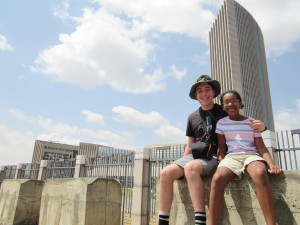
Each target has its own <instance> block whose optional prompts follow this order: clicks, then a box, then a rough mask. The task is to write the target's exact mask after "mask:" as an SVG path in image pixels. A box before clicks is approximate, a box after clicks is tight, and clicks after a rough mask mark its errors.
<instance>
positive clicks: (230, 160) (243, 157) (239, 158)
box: [218, 154, 267, 179]
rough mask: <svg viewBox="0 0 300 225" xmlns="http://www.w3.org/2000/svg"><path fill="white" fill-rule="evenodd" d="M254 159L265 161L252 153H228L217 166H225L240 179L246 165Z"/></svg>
mask: <svg viewBox="0 0 300 225" xmlns="http://www.w3.org/2000/svg"><path fill="white" fill-rule="evenodd" d="M254 161H263V162H264V163H265V164H266V163H267V162H266V160H264V159H263V158H262V157H260V156H258V155H254V154H229V155H226V156H225V158H224V159H223V160H222V161H221V162H220V163H219V166H218V167H221V166H225V167H227V168H228V169H230V170H231V171H232V172H234V173H235V174H236V175H238V177H239V178H240V179H241V177H242V174H243V173H244V172H245V169H246V167H247V166H248V165H249V164H250V163H252V162H254Z"/></svg>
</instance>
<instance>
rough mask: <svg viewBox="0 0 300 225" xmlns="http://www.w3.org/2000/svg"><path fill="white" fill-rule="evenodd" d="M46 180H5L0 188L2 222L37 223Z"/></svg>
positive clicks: (24, 224)
mask: <svg viewBox="0 0 300 225" xmlns="http://www.w3.org/2000/svg"><path fill="white" fill-rule="evenodd" d="M43 185H44V182H43V181H38V180H27V179H17V180H15V179H8V180H4V181H3V183H2V185H1V190H0V212H1V214H0V224H1V225H6V224H14V225H27V224H28V225H29V224H31V225H37V224H38V221H39V212H40V204H41V196H42V189H43Z"/></svg>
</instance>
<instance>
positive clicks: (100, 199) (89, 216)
mask: <svg viewBox="0 0 300 225" xmlns="http://www.w3.org/2000/svg"><path fill="white" fill-rule="evenodd" d="M121 199H122V195H121V184H120V183H119V182H117V181H116V180H114V179H104V178H78V179H52V180H47V181H46V182H45V185H44V189H43V194H42V202H41V211H40V220H39V225H58V224H59V225H74V224H76V225H119V224H120V219H121Z"/></svg>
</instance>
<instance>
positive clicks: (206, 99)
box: [195, 83, 215, 110]
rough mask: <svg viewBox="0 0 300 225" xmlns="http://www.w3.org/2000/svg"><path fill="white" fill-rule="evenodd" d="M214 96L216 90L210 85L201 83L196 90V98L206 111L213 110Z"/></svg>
mask: <svg viewBox="0 0 300 225" xmlns="http://www.w3.org/2000/svg"><path fill="white" fill-rule="evenodd" d="M214 95H215V90H213V89H212V86H211V85H209V84H208V83H200V84H199V85H198V86H197V88H196V93H195V98H196V99H197V100H198V101H199V102H200V104H201V106H202V108H203V109H204V110H209V109H212V108H213V106H214Z"/></svg>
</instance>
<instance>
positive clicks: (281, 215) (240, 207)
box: [170, 171, 300, 225]
mask: <svg viewBox="0 0 300 225" xmlns="http://www.w3.org/2000/svg"><path fill="white" fill-rule="evenodd" d="M270 181H271V184H272V192H273V197H274V202H275V210H276V218H277V224H278V225H287V224H289V225H297V224H300V222H299V221H300V201H299V199H300V171H284V174H281V175H278V176H270ZM204 183H205V191H206V203H207V204H206V208H207V212H208V213H209V210H208V202H209V200H208V199H209V191H210V183H211V177H207V178H204ZM170 224H174V225H183V224H186V225H188V224H194V209H193V206H192V203H191V199H190V197H189V191H188V186H187V183H186V180H181V181H176V182H175V183H174V199H173V204H172V210H171V215H170ZM219 224H221V225H229V224H243V225H259V224H265V222H264V217H263V214H262V212H261V209H260V205H259V203H258V200H257V198H256V194H255V186H254V184H253V182H252V180H251V177H250V176H249V175H246V176H244V177H243V178H242V180H233V181H231V182H230V183H229V185H228V186H227V187H226V189H225V194H224V206H223V210H222V216H221V218H220V223H219Z"/></svg>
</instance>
